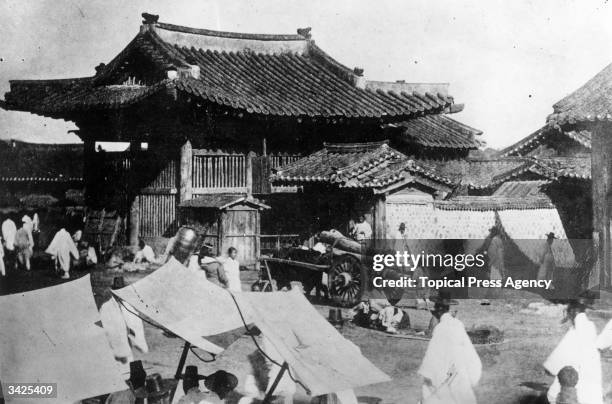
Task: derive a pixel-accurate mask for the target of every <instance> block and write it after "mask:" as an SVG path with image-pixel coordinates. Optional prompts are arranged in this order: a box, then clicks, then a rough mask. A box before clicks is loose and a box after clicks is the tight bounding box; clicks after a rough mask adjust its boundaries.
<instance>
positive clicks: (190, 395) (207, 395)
mask: <svg viewBox="0 0 612 404" xmlns="http://www.w3.org/2000/svg"><path fill="white" fill-rule="evenodd" d="M200 380H204V386H205V387H206V389H205V390H204V391H202V390H200ZM237 385H238V378H237V377H236V376H234V375H233V374H231V373H228V372H226V371H224V370H218V371H216V372H215V373H213V374H211V375H208V376H202V375H200V374H198V367H197V366H187V367H186V368H185V374H184V375H183V392H184V393H185V395H184V396H183V397H181V398H180V400H179V401H178V404H200V403H201V402H204V403H210V404H216V403H224V402H225V401H224V400H225V398H226V397H227V395H228V394H229V393H231V392H232V391H233V390H234V389H235V388H236V386H237Z"/></svg>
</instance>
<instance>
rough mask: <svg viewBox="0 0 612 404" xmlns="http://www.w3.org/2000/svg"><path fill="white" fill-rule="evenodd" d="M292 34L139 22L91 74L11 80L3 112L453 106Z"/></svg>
mask: <svg viewBox="0 0 612 404" xmlns="http://www.w3.org/2000/svg"><path fill="white" fill-rule="evenodd" d="M298 32H299V34H297V35H263V34H241V33H233V32H220V31H212V30H206V29H194V28H188V27H182V26H178V25H172V24H166V23H161V22H157V20H156V19H151V18H149V19H145V21H144V23H143V25H142V28H141V31H140V32H139V33H138V35H136V37H135V38H134V39H133V40H132V41H131V42H130V43H129V44H128V45H127V47H126V48H125V49H124V50H123V51H121V52H120V53H119V54H118V55H117V56H116V57H115V58H114V59H113V60H112V61H111V62H110V63H108V64H107V65H100V66H98V68H97V69H96V70H97V72H96V75H95V76H92V77H85V78H74V79H64V80H14V81H11V90H10V92H9V93H7V94H6V107H7V108H9V109H15V110H25V111H31V112H35V113H38V114H42V115H48V116H65V115H67V114H70V113H72V112H76V111H87V110H100V109H117V108H123V107H126V106H130V105H133V104H135V103H138V102H140V101H142V100H144V99H147V98H151V97H156V96H160V94H161V95H163V94H167V93H171V94H176V93H180V94H181V95H183V96H185V97H191V98H192V99H194V100H198V101H199V102H208V103H211V104H214V105H217V106H220V107H224V108H229V109H231V110H235V111H240V112H243V113H248V114H256V115H264V116H280V117H282V116H285V117H286V116H291V117H309V118H336V119H338V118H377V119H386V118H394V120H398V119H407V118H412V117H415V116H421V115H424V114H428V113H439V112H443V111H445V110H446V111H448V110H450V108H451V107H452V106H453V98H452V97H451V96H450V95H449V94H448V86H447V85H446V84H409V83H381V82H368V81H367V80H366V79H365V77H364V76H363V70H362V69H358V68H355V69H349V68H347V67H346V66H344V65H342V64H341V63H339V62H338V61H336V60H334V59H333V58H332V57H331V56H329V55H328V54H326V53H325V52H324V51H323V50H322V49H321V48H319V47H318V46H317V45H316V44H315V42H314V40H312V39H311V37H310V31H309V30H298ZM143 66H148V67H147V68H145V69H142V67H143ZM455 108H456V106H455Z"/></svg>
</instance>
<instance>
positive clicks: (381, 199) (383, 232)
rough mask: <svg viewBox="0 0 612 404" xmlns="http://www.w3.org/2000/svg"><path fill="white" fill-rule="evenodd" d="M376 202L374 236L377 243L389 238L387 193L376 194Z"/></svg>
mask: <svg viewBox="0 0 612 404" xmlns="http://www.w3.org/2000/svg"><path fill="white" fill-rule="evenodd" d="M374 197H375V198H376V202H375V204H374V238H375V239H376V240H377V244H381V245H382V243H380V242H381V241H383V240H385V239H386V238H387V217H386V216H387V214H386V210H387V203H386V200H385V199H386V198H385V195H375V196H374Z"/></svg>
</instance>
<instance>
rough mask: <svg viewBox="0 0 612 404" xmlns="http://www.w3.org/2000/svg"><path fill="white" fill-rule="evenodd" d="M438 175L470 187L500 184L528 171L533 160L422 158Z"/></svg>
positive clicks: (481, 187) (486, 186)
mask: <svg viewBox="0 0 612 404" xmlns="http://www.w3.org/2000/svg"><path fill="white" fill-rule="evenodd" d="M419 163H420V164H421V163H423V164H427V165H429V166H431V167H432V169H433V170H434V171H435V172H437V173H439V175H441V176H443V177H446V178H450V179H451V180H453V181H454V182H455V183H457V184H462V185H465V186H467V187H469V188H472V189H484V188H489V187H493V186H496V185H499V184H501V183H502V182H505V181H508V180H509V179H511V178H514V177H516V176H518V175H521V174H523V173H524V172H526V171H528V170H529V169H530V168H531V166H532V165H533V162H532V161H531V160H530V159H526V158H505V159H494V160H423V161H420V162H419Z"/></svg>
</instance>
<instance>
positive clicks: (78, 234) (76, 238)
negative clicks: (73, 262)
mask: <svg viewBox="0 0 612 404" xmlns="http://www.w3.org/2000/svg"><path fill="white" fill-rule="evenodd" d="M81 238H83V231H82V230H77V231H75V232H74V234H73V235H72V240H74V242H75V243H78V242H79V241H81Z"/></svg>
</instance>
